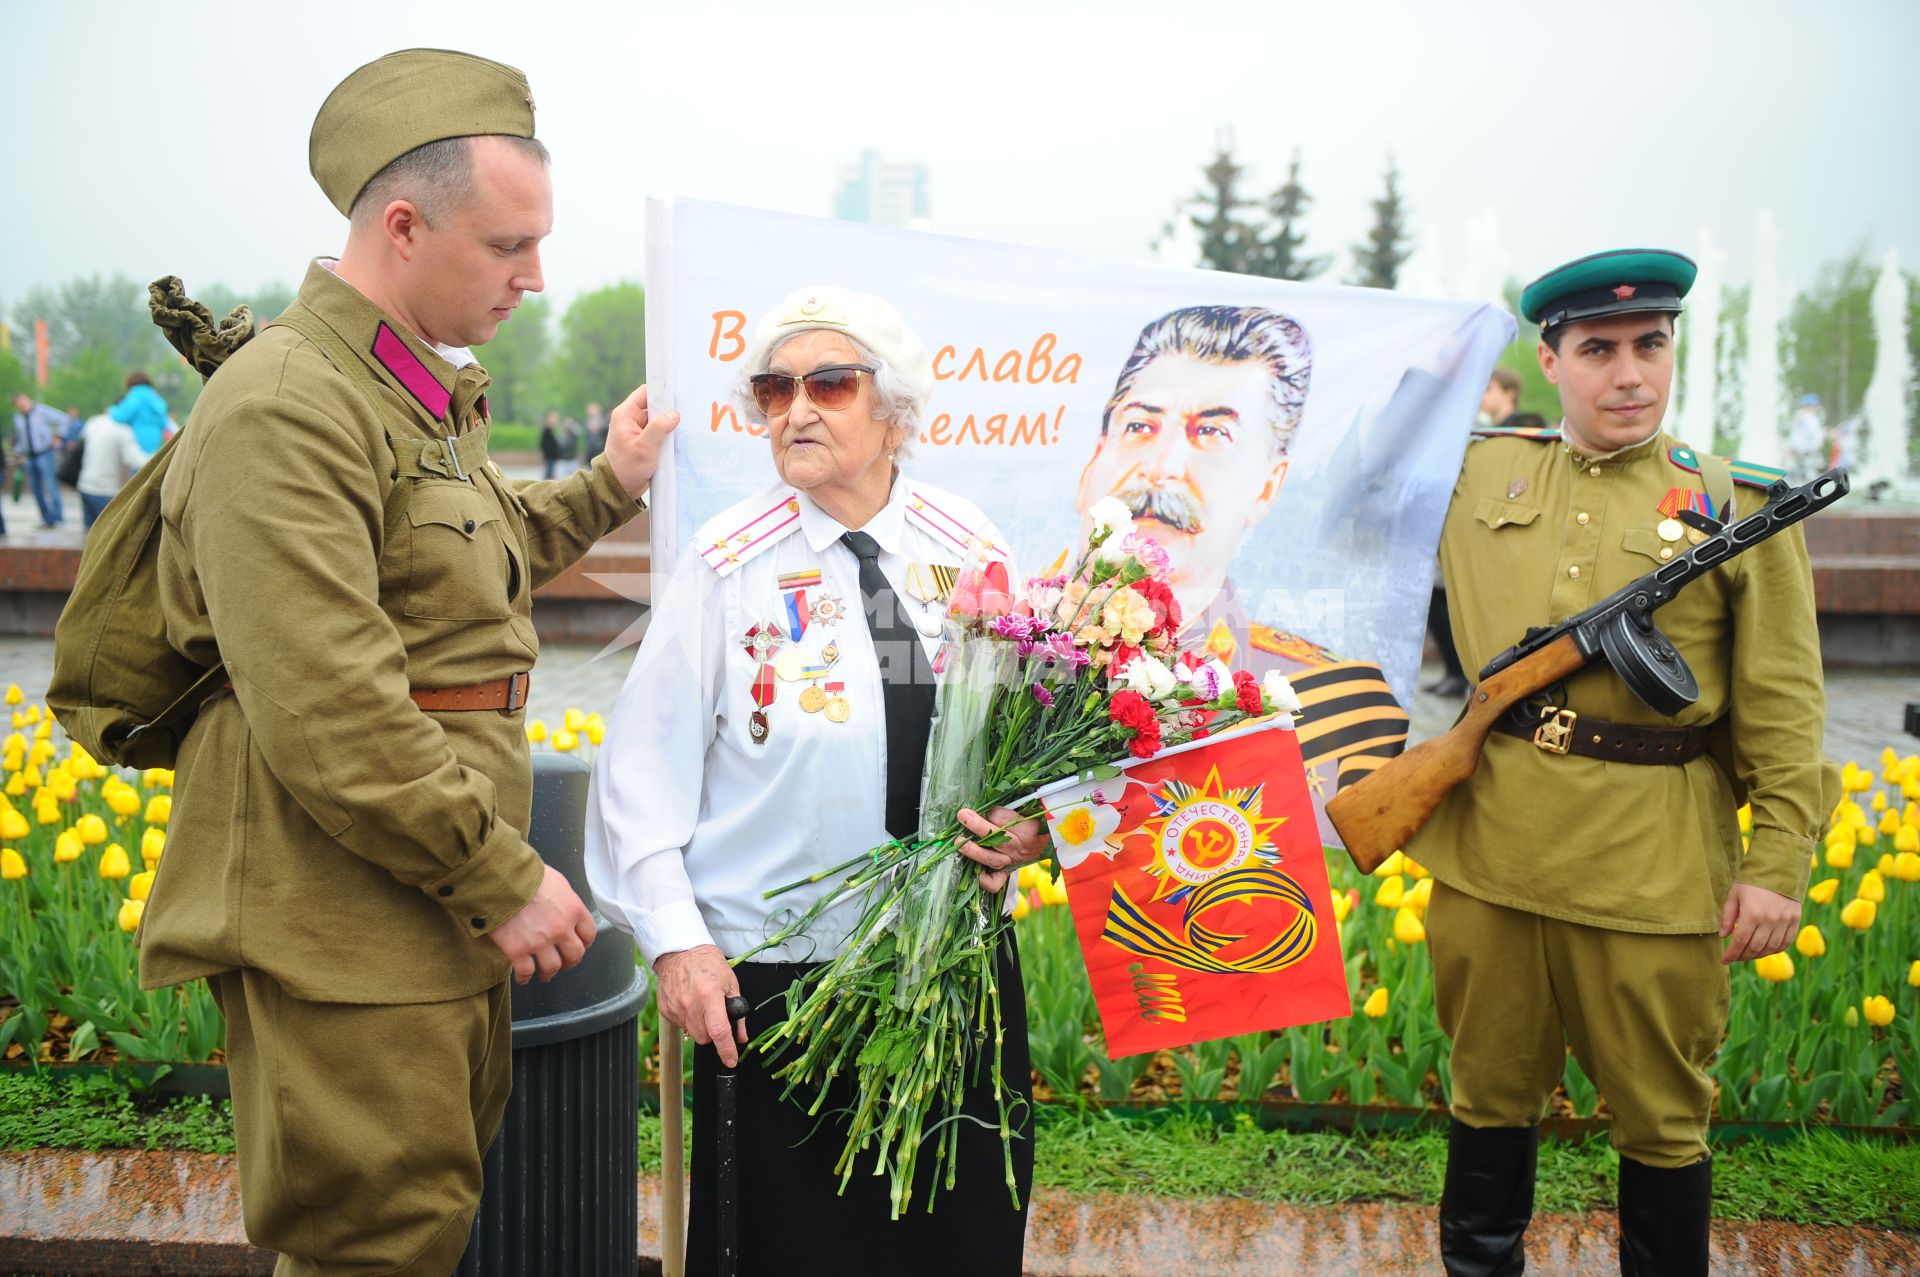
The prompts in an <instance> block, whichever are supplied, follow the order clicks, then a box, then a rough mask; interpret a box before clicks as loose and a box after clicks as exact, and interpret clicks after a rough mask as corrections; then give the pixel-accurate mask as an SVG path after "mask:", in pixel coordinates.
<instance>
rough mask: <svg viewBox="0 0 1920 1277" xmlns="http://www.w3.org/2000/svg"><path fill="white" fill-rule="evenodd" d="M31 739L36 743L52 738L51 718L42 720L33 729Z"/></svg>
mask: <svg viewBox="0 0 1920 1277" xmlns="http://www.w3.org/2000/svg"><path fill="white" fill-rule="evenodd" d="M33 739H34V741H35V742H36V743H39V742H44V741H50V740H52V739H53V720H52V719H51V718H48V719H44V720H42V721H41V723H40V725H39V726H38V727H36V728H34V729H33Z"/></svg>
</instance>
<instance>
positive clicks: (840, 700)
mask: <svg viewBox="0 0 1920 1277" xmlns="http://www.w3.org/2000/svg"><path fill="white" fill-rule="evenodd" d="M823 694H824V693H823ZM827 717H828V718H830V719H832V720H833V721H834V722H836V723H844V722H846V721H847V720H848V719H849V718H852V717H853V706H851V705H849V704H847V698H846V697H844V696H836V697H834V698H833V699H832V700H830V701H828V702H827Z"/></svg>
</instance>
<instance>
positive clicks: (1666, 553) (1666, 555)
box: [1660, 545, 1673, 559]
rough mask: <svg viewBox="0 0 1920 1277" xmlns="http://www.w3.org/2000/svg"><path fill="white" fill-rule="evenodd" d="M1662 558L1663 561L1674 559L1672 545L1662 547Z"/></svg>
mask: <svg viewBox="0 0 1920 1277" xmlns="http://www.w3.org/2000/svg"><path fill="white" fill-rule="evenodd" d="M1660 557H1661V558H1663V559H1671V558H1672V557H1673V547H1672V546H1670V545H1663V546H1661V547H1660Z"/></svg>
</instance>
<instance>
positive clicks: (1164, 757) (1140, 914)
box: [1041, 723, 1353, 1057]
mask: <svg viewBox="0 0 1920 1277" xmlns="http://www.w3.org/2000/svg"><path fill="white" fill-rule="evenodd" d="M1106 770H1117V773H1118V774H1116V775H1110V776H1102V777H1100V778H1089V779H1080V778H1075V779H1072V780H1068V781H1063V782H1060V783H1058V784H1055V785H1051V786H1048V787H1047V788H1046V789H1044V790H1042V791H1041V796H1042V798H1043V799H1044V801H1045V803H1046V809H1047V821H1048V825H1049V828H1050V830H1051V832H1052V835H1053V842H1054V851H1055V855H1056V857H1057V858H1058V859H1059V862H1060V865H1061V867H1062V869H1063V870H1064V873H1065V880H1066V887H1067V900H1068V904H1069V906H1070V907H1071V908H1072V910H1073V921H1074V929H1075V931H1076V932H1077V933H1078V934H1079V938H1080V951H1081V954H1082V956H1083V957H1084V958H1085V960H1086V963H1087V973H1088V975H1089V976H1090V977H1091V979H1092V982H1093V992H1094V998H1095V1001H1096V1002H1097V1004H1098V1005H1099V1008H1100V1019H1101V1023H1102V1024H1103V1025H1104V1027H1105V1029H1106V1037H1107V1050H1108V1054H1110V1055H1112V1056H1116V1057H1118V1056H1123V1055H1132V1054H1135V1053H1137V1052H1141V1051H1156V1050H1163V1049H1167V1048H1171V1047H1177V1046H1185V1045H1188V1044H1190V1043H1194V1042H1204V1041H1209V1040H1211V1039H1215V1038H1224V1037H1232V1036H1235V1035H1237V1034H1242V1033H1253V1032H1258V1031H1261V1030H1273V1029H1282V1028H1287V1027H1289V1026H1292V1025H1296V1024H1311V1023H1315V1022H1318V1021H1323V1020H1333V1019H1339V1018H1342V1017H1345V1016H1347V1015H1350V1014H1351V1013H1352V1009H1353V1007H1352V1003H1351V1001H1350V1000H1349V999H1348V996H1347V981H1346V972H1345V968H1344V967H1343V965H1342V963H1341V959H1340V936H1339V932H1338V930H1337V928H1336V925H1335V922H1334V917H1333V894H1332V887H1331V884H1330V883H1329V881H1328V878H1327V862H1326V855H1325V852H1324V851H1323V850H1322V848H1321V845H1320V836H1319V831H1318V825H1317V824H1316V823H1315V819H1314V814H1313V804H1312V800H1311V799H1310V798H1309V796H1308V794H1307V784H1306V768H1305V765H1304V763H1303V762H1302V760H1301V756H1300V745H1299V742H1298V741H1297V740H1296V739H1295V737H1294V734H1293V733H1292V732H1291V731H1288V730H1285V726H1284V724H1280V723H1273V724H1262V725H1260V726H1257V727H1254V728H1249V729H1245V730H1242V731H1238V732H1232V733H1229V734H1228V735H1226V736H1223V737H1214V738H1209V739H1207V740H1203V741H1196V742H1194V743H1193V744H1191V745H1184V746H1180V747H1177V748H1175V749H1172V750H1168V751H1166V752H1164V753H1161V754H1158V755H1155V756H1154V757H1152V758H1150V759H1146V760H1144V761H1140V762H1130V763H1129V764H1128V765H1126V766H1124V767H1122V768H1118V769H1106Z"/></svg>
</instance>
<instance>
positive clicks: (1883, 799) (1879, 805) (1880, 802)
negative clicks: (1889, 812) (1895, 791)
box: [1867, 792, 1887, 811]
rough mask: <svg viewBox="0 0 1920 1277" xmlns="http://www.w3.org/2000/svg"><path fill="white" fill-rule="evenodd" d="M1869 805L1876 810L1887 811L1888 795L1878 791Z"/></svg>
mask: <svg viewBox="0 0 1920 1277" xmlns="http://www.w3.org/2000/svg"><path fill="white" fill-rule="evenodd" d="M1867 806H1869V807H1871V808H1872V809H1873V810H1874V811H1885V810H1886V809H1887V796H1886V795H1885V794H1882V793H1877V792H1876V793H1875V794H1874V796H1873V801H1872V802H1870V803H1868V804H1867Z"/></svg>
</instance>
